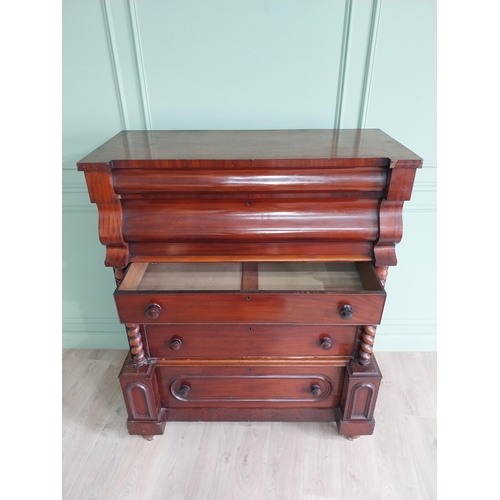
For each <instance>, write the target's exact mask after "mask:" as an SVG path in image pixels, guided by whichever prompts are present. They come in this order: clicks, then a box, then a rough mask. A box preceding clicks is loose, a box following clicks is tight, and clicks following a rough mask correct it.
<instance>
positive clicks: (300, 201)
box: [78, 130, 422, 439]
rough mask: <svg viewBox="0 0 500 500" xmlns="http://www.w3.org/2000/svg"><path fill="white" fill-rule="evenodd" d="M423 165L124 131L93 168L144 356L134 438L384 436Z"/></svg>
mask: <svg viewBox="0 0 500 500" xmlns="http://www.w3.org/2000/svg"><path fill="white" fill-rule="evenodd" d="M421 165H422V159H421V158H419V157H418V156H417V155H415V154H414V153H412V152H411V151H410V150H408V149H407V148H405V147H404V146H402V145H401V144H399V143H398V142H396V141H395V140H394V139H392V138H391V137H389V136H387V135H386V134H385V133H383V132H382V131H380V130H275V131H270V130H267V131H124V132H120V133H119V134H117V135H116V136H115V137H113V138H111V139H110V140H109V141H107V142H106V143H105V144H103V145H102V146H100V147H99V148H98V149H96V150H95V151H94V152H92V153H90V154H89V155H88V156H86V157H85V158H84V159H82V160H81V161H80V162H78V169H79V170H82V171H84V173H85V178H86V182H87V187H88V191H89V195H90V200H91V202H93V203H96V205H97V208H98V214H99V238H100V241H101V243H102V244H103V245H105V247H106V258H105V265H106V266H109V267H112V268H114V273H115V279H116V283H117V288H116V291H115V293H114V298H115V302H116V307H117V311H118V316H119V319H120V322H121V323H124V324H125V327H126V331H127V336H128V342H129V345H130V353H129V355H128V356H127V358H126V360H125V363H124V365H123V368H122V370H121V373H120V377H119V380H120V384H121V387H122V390H123V396H124V400H125V404H126V407H127V411H128V421H127V426H128V430H129V432H130V434H139V435H142V436H144V437H146V438H147V439H152V437H153V436H154V435H156V434H162V433H163V430H164V427H165V424H166V422H167V421H169V420H222V421H224V420H228V421H229V420H267V421H271V420H282V421H290V420H295V421H336V423H337V428H338V431H339V433H340V434H342V435H344V436H346V437H348V438H355V437H358V436H360V435H363V434H371V433H372V432H373V429H374V425H375V420H374V417H373V415H374V409H375V403H376V399H377V394H378V390H379V386H380V381H381V379H382V375H381V372H380V370H379V367H378V365H377V362H376V360H375V356H374V355H373V344H374V340H375V334H376V328H377V325H379V324H380V322H381V319H382V312H383V308H384V303H385V298H386V294H385V290H384V285H385V279H386V276H387V269H388V267H389V266H393V265H396V255H395V245H396V244H397V243H398V242H399V241H400V240H401V237H402V209H403V203H404V202H405V201H406V200H409V199H410V195H411V191H412V187H413V180H414V177H415V172H416V169H417V168H419V167H421Z"/></svg>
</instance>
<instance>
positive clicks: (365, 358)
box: [358, 325, 377, 365]
mask: <svg viewBox="0 0 500 500" xmlns="http://www.w3.org/2000/svg"><path fill="white" fill-rule="evenodd" d="M362 332H363V333H362V334H361V342H360V345H359V354H358V356H359V362H360V363H361V364H362V365H367V364H369V363H370V360H371V359H372V354H373V344H374V343H375V334H376V333H377V327H376V326H374V325H366V326H363V327H362Z"/></svg>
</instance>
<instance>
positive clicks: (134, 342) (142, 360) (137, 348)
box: [125, 323, 147, 367]
mask: <svg viewBox="0 0 500 500" xmlns="http://www.w3.org/2000/svg"><path fill="white" fill-rule="evenodd" d="M125 326H126V327H127V336H128V343H129V345H130V352H131V354H132V362H133V364H134V366H136V367H139V366H142V365H144V364H146V363H147V359H146V354H145V352H144V345H143V343H142V336H141V327H140V325H138V324H137V323H128V324H126V325H125Z"/></svg>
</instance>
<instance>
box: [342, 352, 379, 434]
mask: <svg viewBox="0 0 500 500" xmlns="http://www.w3.org/2000/svg"><path fill="white" fill-rule="evenodd" d="M381 380H382V374H381V373H380V369H379V367H378V365H377V362H376V360H375V358H374V357H372V358H371V359H370V363H369V364H368V365H366V366H363V365H360V364H358V363H356V362H355V361H351V362H350V363H348V364H347V366H346V376H345V378H344V387H343V391H342V400H341V402H340V406H339V407H338V408H337V410H336V416H335V419H336V421H337V428H338V432H339V434H341V435H343V436H346V437H348V438H351V439H356V438H358V437H359V436H360V435H366V434H372V433H373V429H374V428H375V419H374V418H373V413H374V410H375V403H376V401H377V395H378V390H379V387H380V381H381Z"/></svg>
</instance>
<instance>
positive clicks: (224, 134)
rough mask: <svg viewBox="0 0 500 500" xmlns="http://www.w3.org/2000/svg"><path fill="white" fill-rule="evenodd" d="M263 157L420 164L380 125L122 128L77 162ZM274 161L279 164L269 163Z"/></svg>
mask: <svg viewBox="0 0 500 500" xmlns="http://www.w3.org/2000/svg"><path fill="white" fill-rule="evenodd" d="M261 159H262V160H264V159H265V160H266V161H267V164H268V165H269V166H278V167H279V166H281V164H280V161H279V160H286V161H287V162H289V161H290V160H292V161H293V160H295V161H300V160H303V161H300V165H301V166H315V165H319V164H321V165H322V166H328V165H345V166H349V160H357V162H356V165H357V166H360V160H363V159H365V160H371V161H370V162H366V163H367V165H368V164H370V165H377V166H386V165H389V164H390V163H391V162H392V163H393V164H392V165H391V166H394V162H398V163H404V164H405V166H411V167H420V166H421V163H422V159H421V158H420V157H419V156H417V155H416V154H414V153H413V152H412V151H410V150H409V149H408V148H406V147H404V146H403V145H402V144H400V143H399V142H397V141H396V140H394V139H393V138H391V137H390V136H388V135H387V134H385V133H384V132H382V131H381V130H378V129H352V130H345V129H342V130H331V129H316V130H204V131H197V130H183V131H177V130H175V131H174V130H172V131H169V130H154V131H138V130H134V131H122V132H119V133H118V134H117V135H115V136H114V137H112V138H111V139H110V140H108V141H107V142H105V143H104V144H103V145H102V146H100V147H99V148H97V149H96V150H94V151H93V152H92V153H90V154H89V155H87V156H86V157H85V158H83V159H82V160H81V161H80V162H78V169H79V170H96V169H98V170H105V169H110V168H141V167H142V168H143V167H146V166H147V167H149V168H163V167H172V166H178V167H183V166H185V165H184V164H183V163H182V162H180V163H179V161H180V160H196V161H200V162H202V163H203V161H204V160H212V161H213V160H222V161H224V160H226V161H229V162H232V164H230V165H227V166H228V167H231V166H237V165H238V166H245V164H246V163H247V164H248V165H247V166H249V165H250V163H252V164H254V165H255V164H257V165H258V163H259V162H258V160H261ZM273 159H274V160H276V162H275V164H269V160H273ZM304 160H308V162H307V163H304ZM340 160H347V163H341V162H340V163H339V161H340ZM361 163H362V164H364V163H363V162H362V161H361ZM190 166H191V167H192V166H193V165H192V164H191V165H190Z"/></svg>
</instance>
